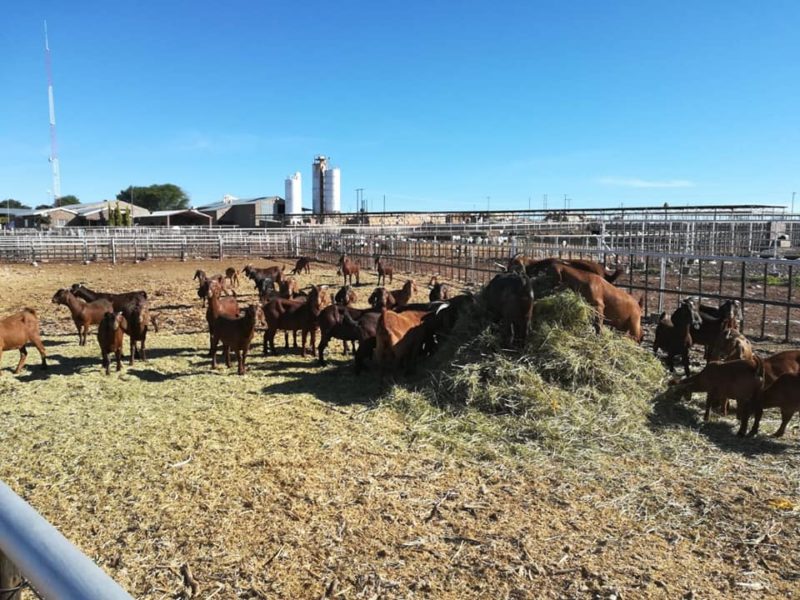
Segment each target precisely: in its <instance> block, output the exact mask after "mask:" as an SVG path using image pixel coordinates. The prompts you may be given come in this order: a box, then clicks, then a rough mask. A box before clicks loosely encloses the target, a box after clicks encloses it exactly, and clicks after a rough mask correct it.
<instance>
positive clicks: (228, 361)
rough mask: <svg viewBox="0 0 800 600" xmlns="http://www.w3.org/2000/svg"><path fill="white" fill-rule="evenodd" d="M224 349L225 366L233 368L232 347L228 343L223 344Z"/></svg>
mask: <svg viewBox="0 0 800 600" xmlns="http://www.w3.org/2000/svg"><path fill="white" fill-rule="evenodd" d="M222 351H223V352H224V353H225V366H226V367H228V368H229V369H230V368H231V347H230V346H229V345H228V344H222Z"/></svg>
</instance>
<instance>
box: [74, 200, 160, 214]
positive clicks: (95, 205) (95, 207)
mask: <svg viewBox="0 0 800 600" xmlns="http://www.w3.org/2000/svg"><path fill="white" fill-rule="evenodd" d="M117 203H119V206H120V208H121V209H125V208H127V207H129V206H130V207H131V212H132V213H134V216H141V215H143V214H144V215H149V214H150V211H149V210H147V209H146V208H143V207H141V206H137V205H136V204H131V203H130V202H125V201H123V200H103V201H101V202H92V203H90V204H70V205H69V206H70V208H69V209H68V210H71V211H72V212H74V213H75V214H77V215H80V216H81V217H87V216H89V215H93V214H95V213H98V212H101V211H104V210H107V209H108V207H109V206H110V207H111V208H112V209H113V208H114V207H115V206H116V205H117Z"/></svg>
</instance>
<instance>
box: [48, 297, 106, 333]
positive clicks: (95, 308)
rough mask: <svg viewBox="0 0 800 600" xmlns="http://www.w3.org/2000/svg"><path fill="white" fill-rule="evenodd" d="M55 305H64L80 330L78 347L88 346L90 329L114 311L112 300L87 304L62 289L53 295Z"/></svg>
mask: <svg viewBox="0 0 800 600" xmlns="http://www.w3.org/2000/svg"><path fill="white" fill-rule="evenodd" d="M53 304H62V305H64V306H66V307H67V308H68V309H69V312H70V314H71V315H72V321H73V322H74V323H75V327H77V328H78V345H80V346H85V345H86V336H87V335H88V334H89V327H90V326H92V325H99V324H100V321H102V320H103V316H104V315H105V314H106V313H107V312H109V311H112V310H114V307H113V305H112V304H111V301H110V300H106V299H105V298H98V299H97V300H94V301H92V302H86V301H84V300H81V299H80V298H78V297H77V296H76V295H75V294H73V293H72V292H71V291H69V290H67V289H64V288H62V289H60V290H58V291H57V292H56V293H55V294H53Z"/></svg>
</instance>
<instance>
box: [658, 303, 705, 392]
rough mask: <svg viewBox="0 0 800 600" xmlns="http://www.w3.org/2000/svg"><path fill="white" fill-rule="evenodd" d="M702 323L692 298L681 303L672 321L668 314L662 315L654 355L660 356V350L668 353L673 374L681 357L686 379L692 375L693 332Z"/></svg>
mask: <svg viewBox="0 0 800 600" xmlns="http://www.w3.org/2000/svg"><path fill="white" fill-rule="evenodd" d="M700 323H701V321H700V314H699V313H698V311H697V305H696V303H695V302H694V300H692V299H691V298H687V299H686V300H684V301H683V302H681V305H680V306H679V307H678V309H677V310H676V311H675V312H674V313H672V319H668V318H667V313H661V317H660V318H659V321H658V325H657V326H656V335H655V339H654V340H653V354H656V355H658V351H659V350H663V351H664V352H666V353H667V367H668V368H669V370H670V371H671V372H673V373H674V372H675V365H674V364H673V362H674V360H675V357H676V356H680V357H681V358H682V360H683V370H684V372H685V375H686V377H689V375H691V371H690V370H689V352H690V350H691V348H692V331H693V330H694V329H695V328H697V327H699V326H700Z"/></svg>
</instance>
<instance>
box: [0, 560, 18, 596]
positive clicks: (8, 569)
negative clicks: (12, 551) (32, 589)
mask: <svg viewBox="0 0 800 600" xmlns="http://www.w3.org/2000/svg"><path fill="white" fill-rule="evenodd" d="M21 584H22V575H20V572H19V570H17V567H16V566H15V565H14V563H12V562H11V561H10V560H8V558H6V556H5V555H4V554H3V553H2V551H0V597H2V598H3V600H15V599H16V598H21V597H22V593H21V592H10V591H9V590H13V589H15V588H17V587H19V586H20V585H21Z"/></svg>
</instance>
